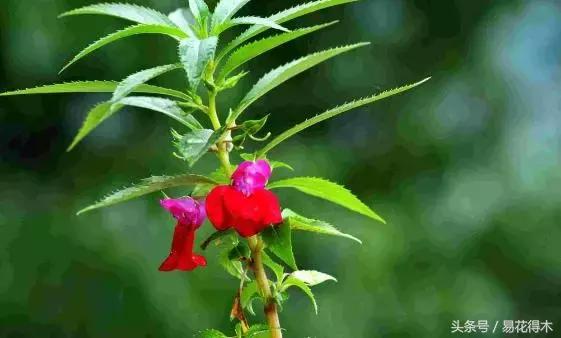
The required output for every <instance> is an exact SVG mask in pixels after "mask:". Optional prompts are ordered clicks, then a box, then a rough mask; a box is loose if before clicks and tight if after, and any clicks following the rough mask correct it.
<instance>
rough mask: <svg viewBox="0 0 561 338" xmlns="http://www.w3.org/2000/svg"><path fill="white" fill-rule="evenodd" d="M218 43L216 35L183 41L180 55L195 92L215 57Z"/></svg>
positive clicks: (180, 46)
mask: <svg viewBox="0 0 561 338" xmlns="http://www.w3.org/2000/svg"><path fill="white" fill-rule="evenodd" d="M217 45H218V38H217V37H216V36H211V37H209V38H206V39H203V40H199V39H197V38H188V39H184V40H183V41H181V44H180V45H179V57H180V59H181V63H183V67H184V68H185V71H186V72H187V78H188V79H189V84H190V85H191V89H192V91H193V92H195V91H196V90H197V88H198V87H199V84H200V82H201V78H202V76H203V73H204V71H205V69H206V67H207V65H208V64H209V62H210V61H211V60H212V59H213V57H214V52H215V51H216V46H217Z"/></svg>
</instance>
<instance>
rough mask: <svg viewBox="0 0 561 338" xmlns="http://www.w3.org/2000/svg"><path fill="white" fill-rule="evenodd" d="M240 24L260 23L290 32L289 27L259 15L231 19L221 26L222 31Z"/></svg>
mask: <svg viewBox="0 0 561 338" xmlns="http://www.w3.org/2000/svg"><path fill="white" fill-rule="evenodd" d="M238 25H260V26H266V27H269V28H273V29H278V30H280V31H283V32H289V30H288V29H286V28H285V27H283V26H281V25H279V24H277V23H276V22H274V21H272V20H271V19H267V18H261V17H258V16H242V17H239V18H234V19H232V20H230V21H227V22H225V23H224V24H223V25H222V26H221V27H220V32H224V31H225V30H227V29H230V28H232V27H235V26H238Z"/></svg>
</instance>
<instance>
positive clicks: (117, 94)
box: [111, 64, 181, 103]
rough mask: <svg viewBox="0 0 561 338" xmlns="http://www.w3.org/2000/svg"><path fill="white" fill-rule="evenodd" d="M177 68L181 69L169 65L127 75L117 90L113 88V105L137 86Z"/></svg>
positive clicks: (179, 66) (176, 65)
mask: <svg viewBox="0 0 561 338" xmlns="http://www.w3.org/2000/svg"><path fill="white" fill-rule="evenodd" d="M178 68H181V65H179V64H171V65H164V66H158V67H154V68H150V69H145V70H142V71H140V72H137V73H134V74H132V75H129V76H128V77H126V78H125V79H124V80H123V81H121V82H120V83H119V85H118V86H117V88H115V91H114V92H113V97H112V98H111V101H112V102H113V103H117V102H118V101H119V100H121V99H122V98H124V97H125V96H127V95H129V94H130V93H132V92H133V91H134V90H135V89H136V88H137V87H138V86H140V85H142V84H144V83H145V82H148V81H150V80H152V79H153V78H156V77H158V76H160V75H162V74H165V73H167V72H170V71H172V70H175V69H178Z"/></svg>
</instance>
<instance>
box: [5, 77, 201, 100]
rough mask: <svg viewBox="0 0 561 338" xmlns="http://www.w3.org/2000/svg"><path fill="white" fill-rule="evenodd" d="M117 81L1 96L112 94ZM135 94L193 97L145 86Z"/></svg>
mask: <svg viewBox="0 0 561 338" xmlns="http://www.w3.org/2000/svg"><path fill="white" fill-rule="evenodd" d="M118 84H119V83H118V82H115V81H78V82H67V83H58V84H52V85H46V86H40V87H35V88H29V89H21V90H14V91H10V92H5V93H0V96H13V95H35V94H66V93H112V92H113V91H115V89H116V88H117V86H118ZM133 92H135V93H146V94H161V95H168V96H172V97H177V98H179V99H183V100H187V101H188V100H191V97H190V96H188V95H186V94H184V93H182V92H180V91H177V90H174V89H169V88H163V87H158V86H152V85H147V84H143V85H140V86H138V87H136V89H135V90H134V91H133Z"/></svg>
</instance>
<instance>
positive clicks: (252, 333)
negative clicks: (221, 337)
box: [245, 324, 270, 338]
mask: <svg viewBox="0 0 561 338" xmlns="http://www.w3.org/2000/svg"><path fill="white" fill-rule="evenodd" d="M269 331H270V330H269V326H267V325H265V324H256V325H252V326H251V327H250V328H249V330H247V333H246V334H245V337H246V338H269V337H270V334H269Z"/></svg>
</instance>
